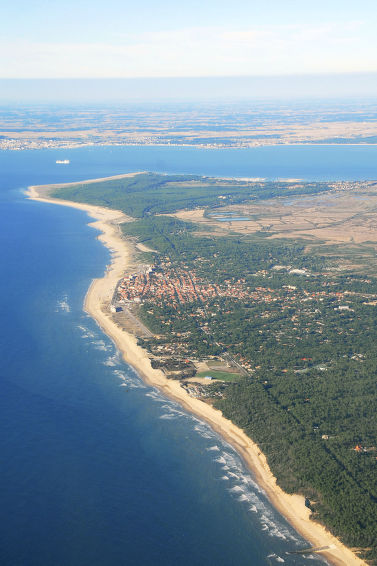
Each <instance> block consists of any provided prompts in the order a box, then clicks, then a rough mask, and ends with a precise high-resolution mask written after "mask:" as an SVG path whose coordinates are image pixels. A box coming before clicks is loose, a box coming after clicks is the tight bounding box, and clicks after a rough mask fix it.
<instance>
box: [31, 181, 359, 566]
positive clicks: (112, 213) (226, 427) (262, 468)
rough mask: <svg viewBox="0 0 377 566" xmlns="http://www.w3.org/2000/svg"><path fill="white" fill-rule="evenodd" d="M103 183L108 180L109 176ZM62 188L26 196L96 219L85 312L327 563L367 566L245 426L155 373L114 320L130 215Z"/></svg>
mask: <svg viewBox="0 0 377 566" xmlns="http://www.w3.org/2000/svg"><path fill="white" fill-rule="evenodd" d="M132 175H135V174H132ZM122 177H127V175H124V176H116V178H122ZM102 180H109V178H107V179H102ZM91 182H93V180H92V181H88V183H91ZM81 184H85V182H84V183H81ZM63 186H67V185H55V186H52V185H50V186H47V185H46V186H34V187H29V189H28V193H27V194H28V196H29V198H31V199H33V200H37V201H39V202H46V203H51V204H58V205H63V206H71V207H74V208H78V209H80V210H83V211H85V212H87V213H88V215H89V216H90V217H91V218H93V219H95V220H94V222H91V224H90V225H91V226H93V228H95V229H96V230H98V231H99V232H100V235H99V236H98V238H99V239H100V240H101V242H102V243H103V244H104V245H105V246H106V247H108V249H109V250H110V252H111V264H110V265H109V266H108V267H107V270H106V273H105V275H104V277H102V278H99V279H95V280H93V282H92V284H91V286H90V288H89V290H88V292H87V295H86V298H85V306H84V308H85V310H86V311H87V312H88V313H89V314H90V315H91V316H92V317H93V318H94V319H95V320H96V321H97V323H98V324H99V326H100V327H101V328H102V330H103V331H104V332H105V333H106V334H107V335H108V336H109V337H110V338H111V339H112V340H113V341H114V343H115V344H116V346H117V348H118V349H119V351H120V352H121V353H122V355H123V357H124V359H125V361H126V362H127V363H129V364H130V365H131V366H133V367H134V368H135V369H136V370H137V371H138V373H139V374H140V375H141V376H142V378H143V379H144V380H145V381H146V382H147V383H148V384H150V385H151V386H153V387H157V388H158V389H159V390H160V391H162V392H163V393H164V394H165V395H166V396H168V397H170V398H172V399H174V400H175V401H177V402H179V403H180V404H181V405H182V406H183V407H184V408H185V409H186V410H188V411H190V412H192V413H194V414H195V415H197V416H198V417H200V418H201V419H203V420H205V421H206V422H207V423H209V424H210V426H212V428H213V429H214V430H215V431H217V432H218V433H219V434H220V435H222V436H223V438H225V439H226V440H227V441H228V442H229V443H230V444H232V445H233V446H234V448H235V449H236V450H237V451H238V452H239V454H240V455H241V456H242V457H243V459H244V460H245V462H246V463H247V465H248V467H249V468H250V470H251V471H252V472H253V474H254V475H255V478H256V480H257V482H258V484H259V485H260V486H261V487H262V488H263V489H264V491H265V492H266V494H267V496H268V497H269V499H270V501H271V503H272V504H273V505H274V506H275V508H276V509H278V510H279V512H280V513H281V514H282V515H283V516H284V517H286V519H287V520H288V521H289V522H290V523H291V525H292V526H293V527H294V528H295V529H296V530H297V531H298V532H299V533H300V534H301V535H302V536H303V537H304V538H305V539H307V540H308V541H309V543H310V545H312V546H313V548H321V549H322V548H323V550H321V554H322V555H323V556H324V557H325V558H326V560H328V561H329V562H330V563H331V564H334V565H337V566H338V565H339V566H340V565H342V566H353V565H355V566H357V565H366V562H364V561H363V560H362V559H360V558H359V557H358V556H357V555H356V554H355V553H354V552H352V551H351V550H350V549H349V548H347V547H346V546H345V545H343V544H342V543H341V542H340V541H339V540H338V539H337V538H336V537H334V536H333V535H332V534H331V533H330V532H329V531H328V530H327V529H325V527H323V526H322V525H321V524H319V523H317V522H316V521H313V520H311V519H310V515H311V511H310V509H308V508H307V507H306V506H305V498H304V497H303V496H301V495H290V494H287V493H285V492H284V491H283V490H282V489H281V488H280V487H279V486H278V485H277V482H276V479H275V477H274V476H273V474H272V472H271V470H270V468H269V466H268V464H267V460H266V458H265V456H264V454H263V453H262V451H261V449H260V448H259V446H258V445H257V444H256V443H254V442H253V441H252V440H251V439H250V438H249V437H248V436H247V435H246V434H245V432H244V431H243V430H241V428H239V427H237V426H236V425H235V424H234V423H232V422H231V421H230V420H228V419H226V418H225V417H224V416H223V415H222V413H221V412H220V411H219V410H217V409H215V408H214V407H213V406H211V405H210V404H208V403H205V402H203V401H202V400H200V399H197V398H193V397H191V396H190V395H189V394H188V393H187V391H186V390H185V389H184V388H183V387H182V386H181V384H180V383H179V381H177V380H172V379H167V377H165V375H164V373H163V372H162V371H161V370H160V369H153V368H152V366H151V362H150V358H149V356H148V353H147V351H146V350H145V349H143V348H141V347H140V346H139V345H138V343H137V338H136V337H135V336H134V335H133V334H131V333H130V332H127V330H125V329H124V328H121V327H120V326H119V325H117V324H116V322H114V318H113V317H112V316H111V313H110V308H109V307H110V303H111V300H112V297H113V295H114V291H115V289H116V286H117V284H118V282H119V280H120V279H121V278H122V277H123V276H124V275H125V274H126V273H130V272H131V270H132V269H134V266H135V244H134V242H133V241H131V240H129V239H126V238H124V236H123V235H122V232H121V230H120V224H122V223H123V222H125V221H126V220H127V216H126V215H125V214H124V213H123V212H121V211H119V210H113V209H109V208H104V207H101V206H96V205H89V204H82V203H77V202H72V201H63V200H59V199H54V198H51V197H50V196H49V192H50V191H51V190H52V189H56V188H58V187H63Z"/></svg>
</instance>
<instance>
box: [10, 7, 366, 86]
mask: <svg viewBox="0 0 377 566" xmlns="http://www.w3.org/2000/svg"><path fill="white" fill-rule="evenodd" d="M0 26H1V35H0V38H1V39H0V77H3V78H43V77H45V78H54V77H56V78H64V77H70V78H75V77H77V78H79V77H80V78H88V77H93V78H102V77H103V78H106V77H188V76H196V77H204V76H235V75H267V76H268V75H281V74H282V75H285V74H301V73H321V72H324V73H333V72H335V73H344V72H355V71H357V72H375V71H377V34H376V29H377V1H376V0H359V1H356V0H352V1H350V0H327V1H325V0H316V1H308V0H298V1H295V0H242V1H241V0H190V2H186V3H180V2H177V0H160V1H157V0H137V1H135V0H133V1H132V2H130V1H129V0H106V1H104V0H74V1H73V0H64V1H59V2H57V1H55V0H52V1H51V0H49V1H47V0H35V1H33V2H30V0H18V1H13V2H6V3H5V2H4V3H3V4H2V12H1V23H0Z"/></svg>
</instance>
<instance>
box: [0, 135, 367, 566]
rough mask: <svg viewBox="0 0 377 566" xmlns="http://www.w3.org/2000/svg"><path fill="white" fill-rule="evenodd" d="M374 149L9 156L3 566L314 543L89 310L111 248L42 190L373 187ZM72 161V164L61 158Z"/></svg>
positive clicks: (0, 470) (83, 563)
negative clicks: (101, 184)
mask: <svg viewBox="0 0 377 566" xmlns="http://www.w3.org/2000/svg"><path fill="white" fill-rule="evenodd" d="M376 157H377V148H375V147H362V148H361V147H354V148H353V147H346V148H340V147H335V146H334V147H331V148H327V149H326V148H323V147H320V148H314V147H304V148H302V147H290V148H289V147H281V148H279V147H275V148H256V149H255V150H254V149H252V150H198V149H194V148H161V147H160V148H158V147H129V148H125V147H112V148H111V147H101V148H82V149H75V150H65V151H62V150H41V151H22V152H1V153H0V217H1V223H0V239H1V245H0V254H1V257H0V265H1V273H2V277H1V279H0V304H1V313H2V324H1V329H0V332H1V346H0V347H1V368H0V388H1V394H0V424H1V426H0V492H1V495H0V502H1V504H0V527H1V528H0V532H1V535H0V537H1V544H0V564H1V565H2V566H89V565H90V566H115V565H116V566H123V565H130V566H134V565H135V566H149V565H150V566H152V565H153V566H160V565H161V566H170V565H173V564H174V565H179V566H186V565H187V566H189V565H190V566H205V565H206V566H208V565H212V564H213V565H215V564H216V565H217V566H227V565H230V564H234V565H236V566H246V565H248V566H250V565H253V566H260V565H265V564H267V565H271V564H277V563H285V564H287V565H293V564H295V565H301V564H313V565H316V564H323V563H324V562H323V561H322V560H321V559H320V558H318V557H313V556H310V557H303V556H297V555H288V554H286V552H289V551H292V550H295V549H299V548H303V547H305V546H306V543H305V541H304V540H303V539H302V538H301V537H300V536H299V535H298V534H297V533H296V532H295V531H294V530H293V529H292V528H291V527H290V526H289V525H288V524H287V522H286V521H285V520H284V519H283V518H282V517H281V516H280V515H279V514H278V513H277V512H276V511H275V510H274V509H273V508H272V507H271V505H270V504H269V502H268V501H267V500H266V498H265V496H264V494H263V493H262V492H261V490H260V489H259V487H258V486H257V485H256V483H255V482H254V480H253V477H252V475H251V474H250V473H248V472H247V470H246V468H245V466H244V464H243V462H242V461H241V459H240V458H239V457H238V455H237V454H236V453H235V452H234V451H233V449H232V448H231V447H230V446H229V445H227V444H226V443H225V442H223V441H222V440H221V438H220V437H219V436H218V435H217V434H215V433H214V432H213V431H212V430H211V429H210V428H209V427H208V426H207V425H206V424H203V423H202V422H200V421H199V420H198V419H196V418H195V417H193V416H191V415H189V414H186V413H185V412H184V411H183V410H181V408H180V407H179V406H178V405H176V404H175V403H173V402H171V401H168V400H166V399H165V398H164V397H162V396H161V395H160V394H159V393H158V392H157V391H155V390H154V389H152V388H150V387H148V386H146V385H145V384H144V383H143V382H142V381H141V380H140V378H139V377H138V376H137V374H136V373H135V372H134V371H133V370H132V369H131V368H130V367H129V366H127V365H126V364H125V363H124V362H123V361H122V360H121V359H120V357H119V355H118V352H117V350H116V348H115V347H114V345H113V344H112V342H111V341H110V340H109V339H108V338H107V337H106V336H105V335H104V334H103V333H102V331H101V330H100V329H99V328H98V327H97V325H96V323H95V322H94V321H93V320H92V319H90V318H89V317H88V316H87V315H86V314H85V313H84V312H83V310H82V305H83V300H84V297H85V293H86V291H87V288H88V287H89V284H90V281H91V280H92V278H93V277H100V276H102V274H103V272H104V270H105V268H106V264H107V263H108V262H109V260H110V258H109V253H108V251H107V250H106V249H105V248H104V247H103V246H102V245H101V244H100V243H99V242H98V241H97V240H96V235H97V233H96V232H95V231H94V229H93V228H90V227H89V226H87V220H88V219H87V216H86V214H85V213H83V212H81V211H78V210H74V209H70V208H65V207H60V206H55V205H49V204H43V203H37V202H33V201H29V200H27V199H26V198H25V197H24V194H23V190H24V189H25V188H26V187H27V186H28V185H31V184H43V183H57V182H68V181H76V180H82V179H87V178H94V177H102V176H108V175H114V174H119V173H125V172H129V171H138V170H150V171H162V172H168V173H197V174H205V175H218V176H241V177H246V176H247V177H269V178H278V177H296V178H297V177H300V178H307V179H326V178H328V179H362V178H368V179H374V178H377V171H376V163H377V160H376ZM65 158H67V159H70V161H71V163H70V165H68V166H64V165H57V164H56V163H55V160H56V159H65Z"/></svg>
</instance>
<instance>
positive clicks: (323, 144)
mask: <svg viewBox="0 0 377 566" xmlns="http://www.w3.org/2000/svg"><path fill="white" fill-rule="evenodd" d="M3 141H4V140H3ZM10 141H12V140H10ZM31 143H33V141H31ZM292 146H299V147H332V146H335V147H359V146H360V147H368V146H370V147H374V146H377V142H376V143H364V142H359V143H339V142H334V143H331V142H320V143H316V142H308V143H304V142H297V143H292V142H287V143H284V142H279V143H278V142H277V143H262V142H261V143H259V142H256V143H248V144H245V145H226V144H224V145H220V144H205V143H203V144H200V143H197V144H193V143H140V142H139V143H111V142H103V143H98V142H84V143H77V142H72V143H67V144H63V145H56V146H51V145H44V144H41V145H40V146H31V147H3V146H2V142H1V141H0V151H32V150H41V149H50V150H56V151H61V150H65V149H66V150H70V149H80V148H84V147H164V148H166V147H190V148H196V149H229V150H230V149H252V148H257V147H260V148H262V147H292Z"/></svg>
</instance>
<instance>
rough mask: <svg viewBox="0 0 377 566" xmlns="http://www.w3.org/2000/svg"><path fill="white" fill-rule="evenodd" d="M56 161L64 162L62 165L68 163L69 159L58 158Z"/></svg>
mask: <svg viewBox="0 0 377 566" xmlns="http://www.w3.org/2000/svg"><path fill="white" fill-rule="evenodd" d="M55 163H59V164H62V165H68V163H69V159H57V160H56V161H55Z"/></svg>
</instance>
